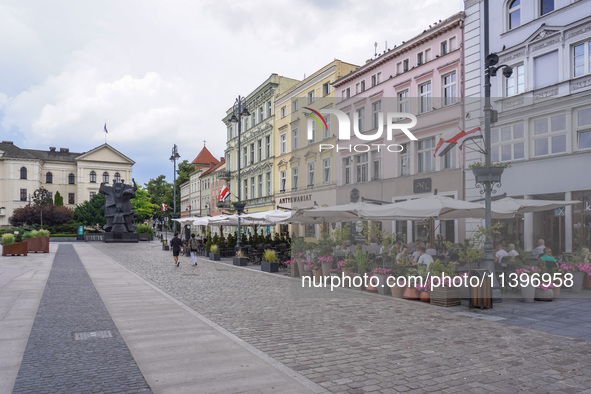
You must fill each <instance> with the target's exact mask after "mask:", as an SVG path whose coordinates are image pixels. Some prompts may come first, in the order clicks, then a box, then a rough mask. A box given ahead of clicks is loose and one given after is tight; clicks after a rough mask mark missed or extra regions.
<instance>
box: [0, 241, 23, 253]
mask: <svg viewBox="0 0 591 394" xmlns="http://www.w3.org/2000/svg"><path fill="white" fill-rule="evenodd" d="M27 252H28V248H27V243H26V242H24V241H23V242H15V243H13V244H10V245H4V246H2V256H7V255H13V256H17V255H21V254H22V255H23V256H26V255H27Z"/></svg>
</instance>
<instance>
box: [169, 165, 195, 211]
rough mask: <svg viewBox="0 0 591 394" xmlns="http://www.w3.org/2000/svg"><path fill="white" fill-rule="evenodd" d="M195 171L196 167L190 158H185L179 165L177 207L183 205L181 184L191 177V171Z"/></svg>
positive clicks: (177, 172) (176, 184)
mask: <svg viewBox="0 0 591 394" xmlns="http://www.w3.org/2000/svg"><path fill="white" fill-rule="evenodd" d="M193 171H195V167H194V166H193V165H192V164H191V163H189V161H188V160H183V161H181V162H180V163H178V165H177V171H176V174H177V175H176V183H175V187H176V206H177V209H178V208H180V206H181V185H182V184H183V183H185V182H187V181H188V180H189V179H190V177H191V173H192V172H193ZM173 197H174V196H173Z"/></svg>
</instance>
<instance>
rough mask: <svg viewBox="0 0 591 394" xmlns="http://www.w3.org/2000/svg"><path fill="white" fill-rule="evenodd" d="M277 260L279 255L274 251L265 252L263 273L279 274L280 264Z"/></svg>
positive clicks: (262, 266) (262, 265)
mask: <svg viewBox="0 0 591 394" xmlns="http://www.w3.org/2000/svg"><path fill="white" fill-rule="evenodd" d="M276 260H277V253H275V251H274V250H271V249H267V250H265V252H264V254H263V261H262V262H261V271H265V272H279V263H278V262H277V261H276Z"/></svg>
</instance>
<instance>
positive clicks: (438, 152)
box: [433, 138, 455, 157]
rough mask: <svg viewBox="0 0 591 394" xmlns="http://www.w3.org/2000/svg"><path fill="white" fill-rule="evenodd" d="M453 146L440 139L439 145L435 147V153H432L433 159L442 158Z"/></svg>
mask: <svg viewBox="0 0 591 394" xmlns="http://www.w3.org/2000/svg"><path fill="white" fill-rule="evenodd" d="M454 146H455V144H452V143H451V142H449V141H444V140H443V139H442V138H440V139H439V143H438V144H437V146H436V147H435V153H433V157H436V156H444V155H445V154H446V153H447V152H449V150H450V149H451V148H453V147H454Z"/></svg>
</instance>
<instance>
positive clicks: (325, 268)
mask: <svg viewBox="0 0 591 394" xmlns="http://www.w3.org/2000/svg"><path fill="white" fill-rule="evenodd" d="M333 261H334V260H333V258H332V257H331V256H320V257H318V263H320V267H321V268H322V276H328V275H329V271H330V269H332V262H333Z"/></svg>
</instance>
